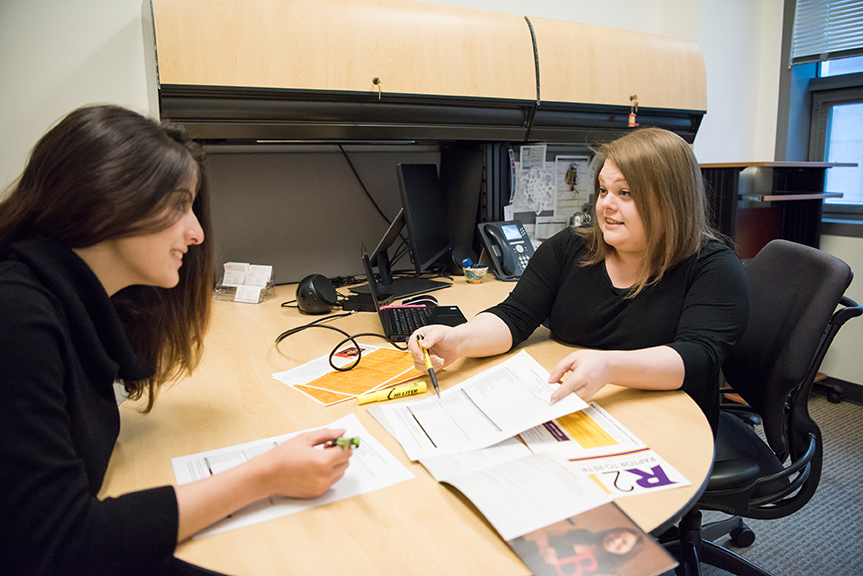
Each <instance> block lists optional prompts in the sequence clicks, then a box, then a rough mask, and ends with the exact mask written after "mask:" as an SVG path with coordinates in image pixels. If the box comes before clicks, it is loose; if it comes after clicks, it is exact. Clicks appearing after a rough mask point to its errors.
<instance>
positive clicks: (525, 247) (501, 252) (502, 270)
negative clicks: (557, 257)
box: [477, 220, 533, 281]
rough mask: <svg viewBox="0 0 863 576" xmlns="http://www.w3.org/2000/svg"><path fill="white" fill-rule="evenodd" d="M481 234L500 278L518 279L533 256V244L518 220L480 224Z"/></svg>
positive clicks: (496, 274)
mask: <svg viewBox="0 0 863 576" xmlns="http://www.w3.org/2000/svg"><path fill="white" fill-rule="evenodd" d="M477 228H479V235H480V237H481V238H482V241H483V244H484V245H485V249H486V253H487V254H488V256H489V259H490V260H491V265H492V271H493V272H494V275H495V276H496V277H497V279H498V280H505V281H512V280H518V279H519V278H520V277H521V275H522V273H523V272H524V269H525V268H526V267H527V262H528V260H530V257H531V256H533V244H532V243H531V241H530V237H528V235H527V232H526V231H525V229H524V225H523V224H522V223H521V222H519V221H518V220H510V221H507V222H484V223H482V224H478V225H477Z"/></svg>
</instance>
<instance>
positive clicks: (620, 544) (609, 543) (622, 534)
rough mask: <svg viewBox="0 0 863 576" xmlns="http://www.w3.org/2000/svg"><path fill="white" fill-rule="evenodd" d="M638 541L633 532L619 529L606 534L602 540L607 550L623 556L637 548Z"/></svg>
mask: <svg viewBox="0 0 863 576" xmlns="http://www.w3.org/2000/svg"><path fill="white" fill-rule="evenodd" d="M637 541H638V537H637V536H636V535H635V534H633V533H632V532H629V531H626V530H619V531H616V532H611V533H609V534H608V535H606V537H605V538H604V539H603V541H602V547H603V548H605V550H606V551H607V552H610V553H612V554H617V555H618V556H623V555H624V554H627V553H629V552H630V551H631V550H632V549H633V548H635V544H636V542H637Z"/></svg>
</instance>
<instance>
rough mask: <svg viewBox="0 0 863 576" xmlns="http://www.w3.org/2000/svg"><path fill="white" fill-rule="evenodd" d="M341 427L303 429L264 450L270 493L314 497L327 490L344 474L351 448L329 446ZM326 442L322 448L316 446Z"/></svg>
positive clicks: (340, 433)
mask: <svg viewBox="0 0 863 576" xmlns="http://www.w3.org/2000/svg"><path fill="white" fill-rule="evenodd" d="M344 433H345V431H344V430H329V429H322V430H313V431H311V432H304V433H303V434H299V435H297V436H295V437H294V438H291V439H290V440H288V441H286V442H283V443H282V444H280V445H279V446H277V447H275V448H273V449H272V450H270V451H268V452H266V453H265V454H263V455H262V457H267V458H268V462H267V465H268V474H266V477H267V478H268V480H269V482H270V483H271V485H270V490H268V491H270V492H271V494H281V495H283V496H292V497H295V498H314V497H316V496H320V495H321V494H323V493H324V492H326V491H327V490H328V489H329V488H330V486H332V485H333V484H335V483H336V482H338V481H339V480H340V479H341V478H342V476H344V475H345V470H347V468H348V464H349V459H350V457H351V454H352V453H353V450H352V449H351V448H349V447H341V446H328V444H329V443H330V442H331V441H333V440H335V439H336V438H339V437H340V436H342V435H343V434H344ZM322 444H323V445H325V447H324V449H323V450H318V449H315V446H319V445H322Z"/></svg>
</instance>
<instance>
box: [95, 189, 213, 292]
mask: <svg viewBox="0 0 863 576" xmlns="http://www.w3.org/2000/svg"><path fill="white" fill-rule="evenodd" d="M196 184H197V181H196V179H193V180H192V181H191V182H189V183H188V185H183V186H180V187H179V188H178V189H177V190H176V191H174V193H173V194H172V195H171V198H170V199H169V201H168V203H167V205H166V206H165V208H164V209H163V211H162V213H160V214H159V216H158V219H159V220H161V219H165V220H167V221H169V222H170V221H173V224H171V225H170V226H169V227H168V228H165V229H164V230H159V231H158V232H152V233H148V234H139V235H135V236H125V237H120V238H115V239H113V240H108V241H106V244H107V246H106V248H107V249H108V251H109V252H110V253H111V254H112V255H113V258H112V260H113V262H114V266H113V271H112V272H111V275H112V277H113V278H112V280H113V282H112V284H113V285H114V286H115V287H117V286H119V287H120V288H124V287H126V286H132V285H136V284H141V285H146V286H160V287H162V288H173V287H174V286H176V285H177V283H178V282H179V281H180V274H179V270H180V267H181V266H182V265H183V255H184V254H186V253H187V252H188V250H189V246H193V245H196V244H201V243H202V242H203V241H204V231H203V230H202V228H201V225H200V223H199V222H198V218H197V216H195V213H194V212H193V211H192V202H193V201H194V198H195V192H194V190H195V188H196ZM109 293H110V291H109Z"/></svg>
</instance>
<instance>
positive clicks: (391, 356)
mask: <svg viewBox="0 0 863 576" xmlns="http://www.w3.org/2000/svg"><path fill="white" fill-rule="evenodd" d="M360 351H361V352H362V360H361V361H360V363H359V364H358V365H357V367H356V368H354V369H352V370H349V371H347V372H339V371H338V370H333V368H332V366H330V362H329V355H327V356H321V357H320V358H317V359H316V360H312V361H311V362H307V363H306V364H303V365H302V366H297V367H296V368H294V369H292V370H287V371H285V372H277V373H276V374H273V378H275V379H276V380H278V381H279V382H283V383H285V384H287V385H288V386H291V387H292V388H293V389H294V390H297V391H298V392H301V393H303V394H305V395H306V396H308V397H310V398H311V399H312V400H314V401H315V402H317V403H319V404H323V405H324V406H331V405H333V404H338V403H339V402H344V401H346V400H352V399H354V398H356V397H357V396H359V395H360V394H365V393H366V392H371V391H373V390H379V389H381V388H389V387H390V386H396V385H398V384H401V383H402V382H405V381H407V380H411V379H413V378H418V377H421V376H425V375H426V374H425V372H420V371H419V370H417V369H416V368H414V363H413V359H411V355H410V354H409V353H407V352H404V351H401V350H393V349H392V348H380V347H378V346H369V345H368V344H361V345H360ZM356 359H357V348H356V347H355V346H347V347H345V348H342V349H341V350H339V351H338V352H336V353H335V354H334V355H333V364H335V365H336V366H338V367H340V368H341V367H343V366H347V365H348V364H351V363H353V362H355V361H356Z"/></svg>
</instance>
